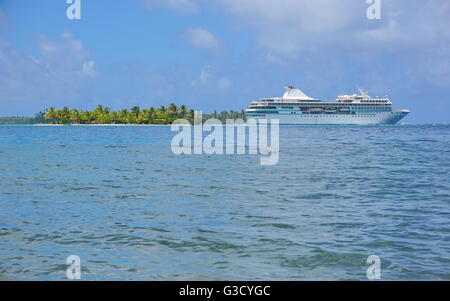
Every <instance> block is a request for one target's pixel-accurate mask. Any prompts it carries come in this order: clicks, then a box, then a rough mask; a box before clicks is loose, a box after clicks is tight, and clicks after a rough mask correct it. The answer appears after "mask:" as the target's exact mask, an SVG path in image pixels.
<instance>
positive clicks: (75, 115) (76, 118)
mask: <svg viewBox="0 0 450 301" xmlns="http://www.w3.org/2000/svg"><path fill="white" fill-rule="evenodd" d="M69 120H70V121H72V122H75V123H80V121H81V114H80V111H78V110H77V109H73V110H71V111H70V113H69Z"/></svg>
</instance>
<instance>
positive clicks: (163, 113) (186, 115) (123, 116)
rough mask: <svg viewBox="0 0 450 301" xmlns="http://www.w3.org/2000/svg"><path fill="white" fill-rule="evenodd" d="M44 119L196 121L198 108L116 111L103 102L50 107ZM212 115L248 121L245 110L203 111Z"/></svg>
mask: <svg viewBox="0 0 450 301" xmlns="http://www.w3.org/2000/svg"><path fill="white" fill-rule="evenodd" d="M44 118H45V120H46V123H52V124H171V123H172V122H173V121H174V120H176V119H187V120H189V121H190V122H191V123H193V119H194V110H188V109H187V107H186V106H185V105H182V106H180V107H177V106H176V105H175V104H173V103H172V104H170V105H169V106H168V107H167V108H166V107H164V106H161V107H160V108H158V109H155V108H154V107H150V108H148V109H141V108H140V107H139V106H134V107H132V108H131V109H130V110H128V109H124V110H120V111H112V110H111V109H109V108H108V107H104V106H102V105H98V106H97V108H96V109H95V110H93V111H81V110H77V109H69V108H68V107H63V108H62V109H60V110H56V109H55V108H53V107H50V108H48V109H47V110H46V111H45V113H44ZM209 118H216V119H219V120H221V121H222V122H225V121H226V119H238V118H242V119H244V120H245V113H244V111H241V112H235V111H230V112H226V111H223V112H221V113H217V112H214V113H212V114H203V119H209Z"/></svg>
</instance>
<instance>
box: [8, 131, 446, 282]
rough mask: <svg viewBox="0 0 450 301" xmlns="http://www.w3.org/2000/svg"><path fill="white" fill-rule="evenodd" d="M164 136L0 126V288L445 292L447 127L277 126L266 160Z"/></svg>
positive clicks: (162, 132)
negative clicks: (195, 286) (217, 285)
mask: <svg viewBox="0 0 450 301" xmlns="http://www.w3.org/2000/svg"><path fill="white" fill-rule="evenodd" d="M173 136H174V133H173V132H171V131H170V128H169V127H76V126H70V127H36V126H0V279H2V280H65V279H67V278H66V269H67V267H68V265H67V264H66V258H67V257H68V256H69V255H72V254H74V255H78V256H79V257H80V258H81V266H82V269H81V271H82V272H81V277H82V279H83V280H367V277H366V270H367V268H368V267H369V266H370V264H368V263H367V258H368V256H370V255H376V256H379V257H380V259H381V277H382V280H450V223H449V222H450V178H449V176H450V126H449V125H399V126H370V127H358V126H343V127H338V126H335V127H327V126H318V127H281V128H280V151H281V153H280V160H279V163H278V164H277V165H275V166H261V165H260V162H259V159H260V157H259V156H250V155H246V156H243V155H241V156H232V155H222V156H209V155H200V156H198V155H197V156H186V155H184V156H175V155H173V154H172V152H171V148H170V142H171V139H172V137H173Z"/></svg>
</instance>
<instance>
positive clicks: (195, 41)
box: [183, 27, 221, 54]
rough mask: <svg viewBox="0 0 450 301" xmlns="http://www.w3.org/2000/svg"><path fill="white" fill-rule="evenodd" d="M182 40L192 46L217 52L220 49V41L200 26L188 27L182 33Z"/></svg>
mask: <svg viewBox="0 0 450 301" xmlns="http://www.w3.org/2000/svg"><path fill="white" fill-rule="evenodd" d="M183 38H184V40H185V41H186V42H187V43H188V44H189V45H190V46H191V47H193V48H196V49H200V50H205V51H209V52H211V53H214V54H217V53H218V52H219V51H220V49H221V43H220V41H219V40H218V39H217V38H216V37H215V36H214V35H213V34H212V33H211V32H209V31H207V30H206V29H204V28H201V27H189V28H188V29H187V30H186V31H185V32H184V33H183Z"/></svg>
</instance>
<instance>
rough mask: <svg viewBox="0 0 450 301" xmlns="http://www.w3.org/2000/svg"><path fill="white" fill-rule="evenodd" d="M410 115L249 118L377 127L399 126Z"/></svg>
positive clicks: (282, 122) (394, 112)
mask: <svg viewBox="0 0 450 301" xmlns="http://www.w3.org/2000/svg"><path fill="white" fill-rule="evenodd" d="M408 113H409V111H407V110H397V111H392V112H382V113H376V114H367V115H350V114H348V115H341V114H340V115H331V114H330V115H328V114H266V115H258V116H248V118H254V119H278V120H279V123H280V125H376V124H397V123H398V122H399V121H400V120H401V119H403V117H405V116H406V115H407V114H408Z"/></svg>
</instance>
